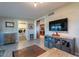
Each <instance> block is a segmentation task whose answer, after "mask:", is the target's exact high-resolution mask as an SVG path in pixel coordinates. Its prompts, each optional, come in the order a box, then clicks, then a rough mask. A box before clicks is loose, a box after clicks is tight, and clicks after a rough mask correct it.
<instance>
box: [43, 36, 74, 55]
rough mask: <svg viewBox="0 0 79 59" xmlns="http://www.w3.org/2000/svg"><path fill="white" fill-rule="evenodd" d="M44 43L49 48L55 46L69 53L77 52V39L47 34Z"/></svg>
mask: <svg viewBox="0 0 79 59" xmlns="http://www.w3.org/2000/svg"><path fill="white" fill-rule="evenodd" d="M44 45H45V47H48V48H53V47H55V48H58V49H61V50H63V51H66V52H68V53H71V54H75V39H68V38H61V37H59V38H56V37H51V36H45V40H44Z"/></svg>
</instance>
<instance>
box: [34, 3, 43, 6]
mask: <svg viewBox="0 0 79 59" xmlns="http://www.w3.org/2000/svg"><path fill="white" fill-rule="evenodd" d="M38 3H40V4H41V3H43V2H34V3H33V4H34V7H37V4H38Z"/></svg>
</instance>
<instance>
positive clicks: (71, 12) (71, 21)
mask: <svg viewBox="0 0 79 59" xmlns="http://www.w3.org/2000/svg"><path fill="white" fill-rule="evenodd" d="M53 12H54V15H51V16H46V17H45V16H44V17H45V35H51V34H53V32H52V31H49V21H53V20H57V19H62V18H68V32H59V33H60V35H61V36H66V37H69V38H74V37H75V38H76V54H79V3H71V4H69V5H65V6H63V7H61V8H58V9H55V10H53Z"/></svg>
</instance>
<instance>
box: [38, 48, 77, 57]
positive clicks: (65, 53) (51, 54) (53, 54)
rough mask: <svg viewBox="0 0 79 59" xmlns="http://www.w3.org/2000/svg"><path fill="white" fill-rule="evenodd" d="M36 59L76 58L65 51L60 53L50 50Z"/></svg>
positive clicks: (56, 50)
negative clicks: (52, 58)
mask: <svg viewBox="0 0 79 59" xmlns="http://www.w3.org/2000/svg"><path fill="white" fill-rule="evenodd" d="M38 57H76V56H74V55H72V54H69V53H67V52H65V51H62V50H60V49H57V48H52V49H49V50H48V51H47V52H45V53H43V54H41V55H40V56H38Z"/></svg>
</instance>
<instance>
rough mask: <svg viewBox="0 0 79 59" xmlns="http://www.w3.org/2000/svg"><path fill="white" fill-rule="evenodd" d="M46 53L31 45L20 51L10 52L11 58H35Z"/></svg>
mask: <svg viewBox="0 0 79 59" xmlns="http://www.w3.org/2000/svg"><path fill="white" fill-rule="evenodd" d="M44 52H46V51H45V50H44V49H42V48H41V47H39V46H37V45H32V46H29V47H26V48H23V49H21V50H16V51H13V52H12V55H13V57H37V56H39V55H41V54H42V53H44Z"/></svg>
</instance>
